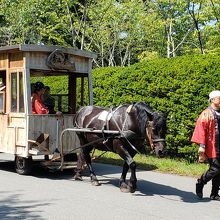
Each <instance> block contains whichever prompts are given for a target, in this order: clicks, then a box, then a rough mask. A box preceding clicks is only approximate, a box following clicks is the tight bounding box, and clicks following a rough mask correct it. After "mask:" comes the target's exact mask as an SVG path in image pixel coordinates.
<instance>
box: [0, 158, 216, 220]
mask: <svg viewBox="0 0 220 220" xmlns="http://www.w3.org/2000/svg"><path fill="white" fill-rule="evenodd" d="M94 168H95V171H96V173H97V176H98V178H99V180H100V182H101V186H92V185H91V184H90V181H89V177H88V172H85V173H84V174H85V175H86V176H85V178H84V181H83V182H80V181H75V180H73V171H72V170H65V171H63V172H55V173H51V172H49V171H47V170H45V169H42V168H40V167H38V166H36V167H35V168H34V170H33V174H32V175H31V176H22V175H18V174H17V173H15V171H14V164H13V162H8V161H6V160H3V159H2V158H1V157H0V195H1V196H0V219H1V220H6V219H7V220H11V219H35V220H38V219H39V220H45V219H49V220H50V219H51V220H66V219H67V220H72V219H77V220H81V219H83V220H84V219H85V220H87V219H89V220H90V219H92V220H93V219H95V220H99V219H100V220H101V219H102V220H108V219H109V220H110V219H111V220H119V219H120V220H124V219H125V220H130V219H132V220H133V219H138V220H142V219H144V220H146V219H150V220H151V219H152V220H158V219H165V220H166V219H167V220H168V219H169V220H170V219H178V220H191V219H192V220H195V219H199V220H203V219H204V220H205V219H207V220H209V219H219V215H220V209H219V205H220V202H218V201H210V199H209V194H210V190H211V183H208V184H207V185H206V186H205V188H204V199H203V200H199V199H197V197H196V196H195V194H194V191H195V182H196V178H191V177H184V176H177V175H170V174H162V173H158V172H153V171H141V170H138V171H137V178H138V190H137V191H136V192H135V193H133V194H131V193H122V192H120V190H119V188H118V179H119V177H120V174H121V167H118V166H112V165H103V164H94Z"/></svg>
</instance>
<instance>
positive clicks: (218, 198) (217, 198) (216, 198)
mask: <svg viewBox="0 0 220 220" xmlns="http://www.w3.org/2000/svg"><path fill="white" fill-rule="evenodd" d="M210 199H211V200H216V201H220V196H219V195H211V196H210Z"/></svg>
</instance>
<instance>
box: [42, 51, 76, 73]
mask: <svg viewBox="0 0 220 220" xmlns="http://www.w3.org/2000/svg"><path fill="white" fill-rule="evenodd" d="M46 64H47V66H48V67H49V68H51V69H54V70H56V69H59V70H69V71H75V70H76V68H75V63H74V62H73V61H72V60H70V58H69V56H68V55H66V54H64V53H63V52H62V51H61V50H59V49H56V50H54V51H53V52H52V53H51V54H50V55H49V56H48V58H47V61H46Z"/></svg>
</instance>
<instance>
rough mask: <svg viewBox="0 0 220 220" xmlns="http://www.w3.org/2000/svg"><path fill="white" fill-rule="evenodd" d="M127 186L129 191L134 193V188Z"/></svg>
mask: <svg viewBox="0 0 220 220" xmlns="http://www.w3.org/2000/svg"><path fill="white" fill-rule="evenodd" d="M128 188H129V192H130V193H134V192H135V191H136V189H134V188H133V187H128Z"/></svg>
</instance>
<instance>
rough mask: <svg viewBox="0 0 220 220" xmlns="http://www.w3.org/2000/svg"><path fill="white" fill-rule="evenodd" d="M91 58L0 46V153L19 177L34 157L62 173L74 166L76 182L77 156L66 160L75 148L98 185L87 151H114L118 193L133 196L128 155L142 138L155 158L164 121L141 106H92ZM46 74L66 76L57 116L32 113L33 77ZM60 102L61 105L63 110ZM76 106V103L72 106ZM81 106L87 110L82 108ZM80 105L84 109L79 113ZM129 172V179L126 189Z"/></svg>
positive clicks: (59, 49)
mask: <svg viewBox="0 0 220 220" xmlns="http://www.w3.org/2000/svg"><path fill="white" fill-rule="evenodd" d="M95 57H96V56H95V54H93V53H90V52H87V51H82V50H74V49H70V48H63V47H57V46H45V45H38V46H36V45H15V46H5V47H0V81H1V83H2V84H4V85H5V86H4V87H2V89H0V122H1V131H0V152H3V153H9V154H13V155H15V164H16V171H17V172H18V173H19V174H27V173H29V172H30V170H31V165H32V161H33V158H34V157H35V156H36V157H37V156H39V155H41V156H43V157H44V160H43V161H42V162H41V164H42V165H44V166H47V167H49V168H52V167H53V168H54V167H56V169H61V170H62V169H64V168H73V167H75V168H76V175H75V179H81V177H80V160H78V163H77V164H78V166H77V167H76V158H74V159H75V160H72V161H71V160H70V158H68V161H67V160H66V158H67V156H66V155H68V154H70V153H72V152H76V150H77V149H80V153H81V155H82V157H81V156H79V157H78V158H83V160H84V162H86V164H87V166H88V168H89V171H90V175H91V180H92V182H93V183H94V184H95V185H98V184H99V183H98V180H97V178H96V175H95V172H94V170H93V168H92V166H91V157H90V152H91V150H92V149H93V148H98V149H101V150H104V151H113V152H115V153H118V154H119V155H120V156H121V158H122V159H124V160H125V163H124V166H123V172H122V176H121V178H120V187H121V189H122V190H125V191H130V192H134V191H135V189H136V181H137V179H136V164H135V162H134V160H133V157H134V155H135V154H136V153H137V152H139V151H141V150H142V148H143V146H144V141H145V140H147V142H148V145H150V146H151V147H152V149H153V150H154V151H155V152H156V154H158V155H162V154H163V150H164V146H165V129H166V126H165V125H166V123H165V117H164V115H163V114H160V113H157V112H154V110H153V109H151V108H150V106H149V105H148V104H146V103H142V102H138V103H135V104H131V105H130V104H125V105H121V106H118V107H115V108H111V109H105V108H102V107H97V106H93V95H92V76H91V69H92V59H93V58H95ZM50 76H66V77H67V81H68V83H67V85H66V91H68V92H67V93H66V94H56V95H55V96H57V108H58V109H57V110H59V111H62V112H63V115H62V117H58V116H57V115H56V114H32V102H31V82H32V78H34V77H44V78H45V77H50ZM61 86H64V85H61ZM85 86H87V87H88V96H89V97H88V103H86V102H85V93H84V88H85ZM78 87H79V88H78ZM3 88H4V89H3ZM78 93H79V94H78ZM62 100H64V101H65V103H66V104H65V106H66V108H65V110H63V109H62V107H63V105H64V102H62ZM77 103H80V104H79V105H78V106H77ZM86 104H87V105H89V106H84V105H86ZM79 106H84V107H82V108H80V109H79V110H78V108H77V107H79ZM77 110H78V111H77ZM57 154H58V156H57ZM72 159H73V158H72ZM129 169H130V170H131V177H130V184H129V185H127V184H126V183H125V179H126V175H127V172H128V170H129Z"/></svg>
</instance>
